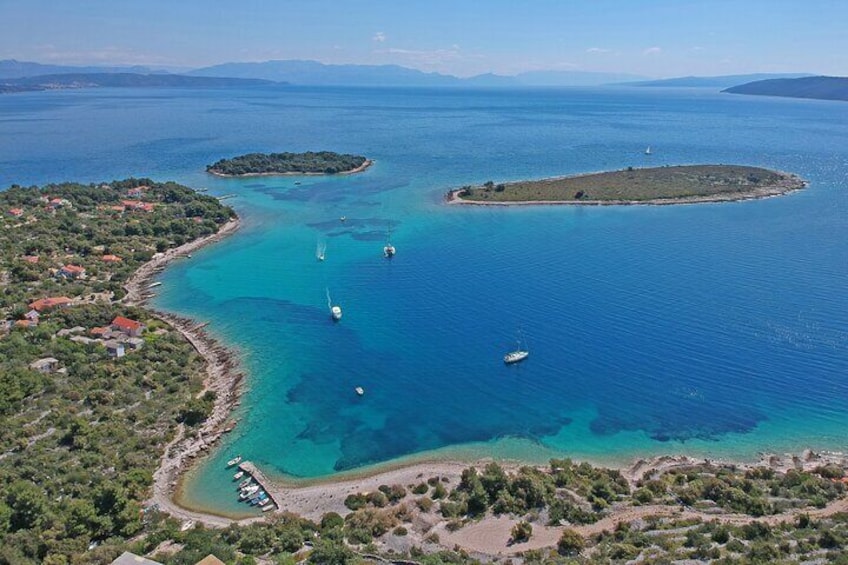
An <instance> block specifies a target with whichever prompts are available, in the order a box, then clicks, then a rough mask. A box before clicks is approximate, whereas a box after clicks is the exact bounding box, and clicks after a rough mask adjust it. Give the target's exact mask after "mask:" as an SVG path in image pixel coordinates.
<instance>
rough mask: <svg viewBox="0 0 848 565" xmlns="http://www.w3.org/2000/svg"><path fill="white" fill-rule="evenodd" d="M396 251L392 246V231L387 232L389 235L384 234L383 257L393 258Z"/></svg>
mask: <svg viewBox="0 0 848 565" xmlns="http://www.w3.org/2000/svg"><path fill="white" fill-rule="evenodd" d="M396 251H397V250H396V249H395V246H394V245H392V231H391V230H389V233H388V234H386V245H385V247H383V257H385V258H386V259H391V258H392V257H394V256H395V252H396Z"/></svg>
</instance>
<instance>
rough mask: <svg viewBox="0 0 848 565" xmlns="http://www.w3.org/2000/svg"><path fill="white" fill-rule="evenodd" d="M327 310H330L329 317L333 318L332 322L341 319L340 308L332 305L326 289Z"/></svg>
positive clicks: (328, 290) (328, 291)
mask: <svg viewBox="0 0 848 565" xmlns="http://www.w3.org/2000/svg"><path fill="white" fill-rule="evenodd" d="M327 308H329V309H330V317H331V318H333V321H334V322H338V321H339V320H341V319H342V308H341V306H338V305H334V304H333V301H332V300H331V299H330V289H327Z"/></svg>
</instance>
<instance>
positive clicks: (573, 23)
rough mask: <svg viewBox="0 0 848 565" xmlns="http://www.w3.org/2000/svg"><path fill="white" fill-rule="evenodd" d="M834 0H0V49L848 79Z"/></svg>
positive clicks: (116, 58) (83, 56) (131, 61)
mask: <svg viewBox="0 0 848 565" xmlns="http://www.w3.org/2000/svg"><path fill="white" fill-rule="evenodd" d="M847 24H848V2H845V1H844V0H770V1H767V0H700V1H689V0H580V1H578V0H523V1H522V0H476V1H471V0H427V1H417V0H415V1H413V0H276V1H275V0H239V1H238V2H235V1H223V0H138V1H129V0H127V1H124V0H71V1H62V0H0V59H17V60H20V61H35V62H40V63H53V64H73V65H78V64H86V65H90V64H94V65H136V64H138V65H147V66H153V67H166V68H197V67H203V66H208V65H214V64H218V63H224V62H234V61H235V62H241V61H266V60H272V59H310V60H315V61H320V62H322V63H336V64H347V63H352V64H369V65H382V64H396V65H402V66H405V67H411V68H416V69H420V70H423V71H435V72H440V73H445V74H452V75H456V76H463V77H465V76H472V75H476V74H482V73H489V72H491V73H497V74H507V75H511V74H517V73H520V72H525V71H536V70H563V71H597V72H615V73H632V74H637V75H643V76H648V77H657V78H663V77H672V76H684V75H699V76H709V75H724V74H743V73H754V72H809V73H815V74H828V75H839V76H846V75H848V31H846V27H847Z"/></svg>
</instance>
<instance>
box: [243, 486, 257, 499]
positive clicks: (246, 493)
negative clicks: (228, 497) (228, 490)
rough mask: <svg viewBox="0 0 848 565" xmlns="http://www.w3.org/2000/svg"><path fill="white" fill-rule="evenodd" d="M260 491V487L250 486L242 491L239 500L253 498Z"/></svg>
mask: <svg viewBox="0 0 848 565" xmlns="http://www.w3.org/2000/svg"><path fill="white" fill-rule="evenodd" d="M258 490H259V485H250V486H247V487H244V488H243V489H241V493H240V494H239V500H244V499H246V498H251V497H252V496H253V494H254V493H256V491H258Z"/></svg>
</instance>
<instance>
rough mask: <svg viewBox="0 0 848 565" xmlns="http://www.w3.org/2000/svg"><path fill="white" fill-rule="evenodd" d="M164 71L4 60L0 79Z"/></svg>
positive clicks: (0, 69)
mask: <svg viewBox="0 0 848 565" xmlns="http://www.w3.org/2000/svg"><path fill="white" fill-rule="evenodd" d="M167 72H168V71H165V70H163V69H154V68H151V67H144V66H140V65H133V66H103V67H101V66H94V65H85V66H75V65H45V64H43V63H34V62H32V61H17V60H15V59H4V60H2V61H0V79H7V78H24V77H34V76H44V75H59V74H67V73H138V74H151V73H155V74H163V73H164V74H167Z"/></svg>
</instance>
